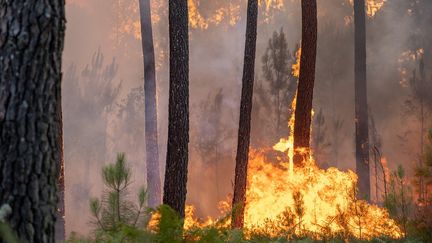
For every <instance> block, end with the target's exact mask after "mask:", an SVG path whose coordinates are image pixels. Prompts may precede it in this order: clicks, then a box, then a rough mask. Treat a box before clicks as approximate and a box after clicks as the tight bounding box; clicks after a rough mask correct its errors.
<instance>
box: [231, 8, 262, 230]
mask: <svg viewBox="0 0 432 243" xmlns="http://www.w3.org/2000/svg"><path fill="white" fill-rule="evenodd" d="M257 18H258V1H257V0H249V1H248V7H247V21H246V23H247V24H246V43H245V50H244V64H243V79H242V93H241V101H240V119H239V130H238V141H237V156H236V168H235V182H234V197H233V206H234V207H237V208H236V210H235V212H234V215H233V220H232V227H233V228H242V227H243V224H244V208H245V203H246V184H247V166H248V159H249V143H250V129H251V113H252V96H253V83H254V75H255V74H254V73H255V52H256V38H257Z"/></svg>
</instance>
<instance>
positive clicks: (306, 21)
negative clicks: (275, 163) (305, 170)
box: [294, 0, 318, 166]
mask: <svg viewBox="0 0 432 243" xmlns="http://www.w3.org/2000/svg"><path fill="white" fill-rule="evenodd" d="M301 6H302V42H301V57H300V78H299V82H298V88H297V103H296V109H295V123H294V151H295V153H294V164H295V166H302V165H303V164H304V162H305V161H306V160H307V159H308V158H309V155H310V127H311V119H312V116H311V112H312V99H313V88H314V82H315V63H316V51H317V28H318V27H317V24H318V21H317V3H316V0H302V2H301Z"/></svg>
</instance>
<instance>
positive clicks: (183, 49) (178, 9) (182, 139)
mask: <svg viewBox="0 0 432 243" xmlns="http://www.w3.org/2000/svg"><path fill="white" fill-rule="evenodd" d="M169 38H170V88H169V108H168V148H167V161H166V169H165V183H164V195H163V203H164V204H167V205H169V206H170V207H171V208H173V209H174V210H175V211H177V213H178V214H179V215H180V216H181V217H184V213H185V201H186V183H187V169H188V144H189V37H188V5H187V0H177V1H169Z"/></svg>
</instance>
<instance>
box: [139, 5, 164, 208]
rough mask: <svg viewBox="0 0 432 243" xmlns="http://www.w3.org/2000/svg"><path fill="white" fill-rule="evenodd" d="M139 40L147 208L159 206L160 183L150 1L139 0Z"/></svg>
mask: <svg viewBox="0 0 432 243" xmlns="http://www.w3.org/2000/svg"><path fill="white" fill-rule="evenodd" d="M139 4H140V16H141V39H142V42H141V43H142V51H143V57H144V102H145V139H146V160H147V189H148V192H149V201H148V206H149V207H153V208H155V207H157V206H159V205H160V204H161V199H162V196H161V181H160V173H159V149H158V125H157V103H156V102H157V101H156V68H155V54H154V45H153V30H152V22H151V11H150V0H140V1H139Z"/></svg>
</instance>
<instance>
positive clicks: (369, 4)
mask: <svg viewBox="0 0 432 243" xmlns="http://www.w3.org/2000/svg"><path fill="white" fill-rule="evenodd" d="M349 2H350V4H351V5H354V0H349ZM386 2H387V0H366V1H365V4H366V14H367V15H368V16H369V17H370V18H372V17H374V16H375V14H376V13H378V12H379V11H380V10H381V8H382V7H383V6H384V4H385V3H386ZM345 22H346V21H345Z"/></svg>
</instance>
